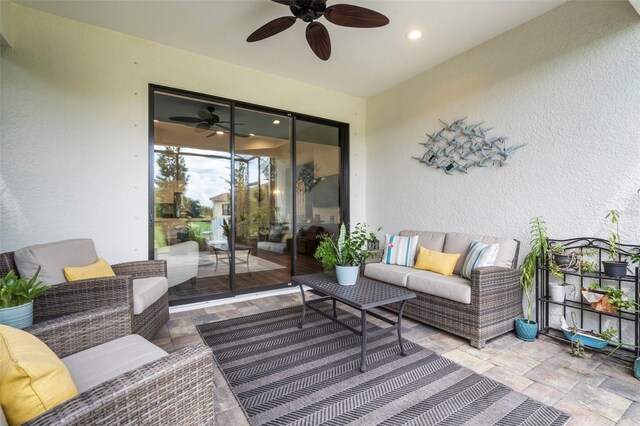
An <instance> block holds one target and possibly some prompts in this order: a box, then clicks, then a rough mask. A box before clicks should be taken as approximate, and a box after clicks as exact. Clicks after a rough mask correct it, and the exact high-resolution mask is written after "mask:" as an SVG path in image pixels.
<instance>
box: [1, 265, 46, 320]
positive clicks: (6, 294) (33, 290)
mask: <svg viewBox="0 0 640 426" xmlns="http://www.w3.org/2000/svg"><path fill="white" fill-rule="evenodd" d="M38 273H40V268H38V271H37V272H36V274H35V275H34V276H33V278H31V279H30V280H29V281H27V279H26V278H19V277H18V276H17V275H16V274H15V273H14V272H13V271H9V273H8V274H7V275H5V276H4V277H3V278H2V279H1V280H0V324H4V325H10V326H12V327H16V328H27V327H31V325H32V324H33V299H35V298H36V297H38V296H39V295H41V294H42V293H44V292H45V291H47V290H48V289H49V287H50V286H49V285H46V284H43V283H42V281H38Z"/></svg>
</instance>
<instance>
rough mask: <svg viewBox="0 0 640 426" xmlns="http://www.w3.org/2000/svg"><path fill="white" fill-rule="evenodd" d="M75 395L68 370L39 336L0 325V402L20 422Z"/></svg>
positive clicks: (11, 420)
mask: <svg viewBox="0 0 640 426" xmlns="http://www.w3.org/2000/svg"><path fill="white" fill-rule="evenodd" d="M76 395H78V390H77V389H76V385H75V384H74V383H73V380H72V379H71V375H70V374H69V370H68V369H67V367H66V366H65V365H64V363H63V362H62V361H60V358H58V357H57V356H56V354H54V353H53V351H52V350H51V349H49V348H48V347H47V345H45V344H44V343H42V341H40V339H38V338H37V337H35V336H33V335H31V334H29V333H27V332H26V331H22V330H18V329H17V328H13V327H9V326H7V325H0V404H1V405H2V411H4V415H5V416H6V418H7V422H9V425H11V426H13V425H21V424H22V423H24V422H27V421H29V420H31V419H33V418H34V417H37V416H39V415H40V414H42V413H44V412H45V411H48V410H50V409H52V408H53V407H55V406H56V405H58V404H61V403H63V402H64V401H66V400H68V399H71V398H73V397H74V396H76Z"/></svg>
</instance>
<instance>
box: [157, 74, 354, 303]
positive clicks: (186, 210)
mask: <svg viewBox="0 0 640 426" xmlns="http://www.w3.org/2000/svg"><path fill="white" fill-rule="evenodd" d="M150 108H151V113H152V114H151V118H152V120H153V121H152V122H150V140H151V145H150V146H151V157H150V162H151V164H150V166H151V176H150V192H151V194H152V197H153V199H152V201H153V202H152V204H151V206H150V217H151V221H150V228H149V234H150V257H151V258H154V259H164V260H166V262H167V274H168V279H169V300H170V303H171V304H172V305H176V304H182V303H191V302H197V301H204V300H209V299H212V298H218V297H228V296H231V295H235V294H239V293H244V292H252V291H256V290H260V289H265V288H274V287H281V286H286V285H287V284H288V283H290V281H291V275H292V274H294V273H295V274H306V273H312V272H317V271H320V270H321V267H320V264H319V262H317V261H316V260H315V259H314V257H313V254H314V252H315V249H316V248H317V246H318V237H319V236H320V235H321V234H323V233H337V231H338V226H339V223H340V222H341V220H342V219H343V216H344V215H345V200H346V196H345V191H344V189H343V185H344V183H343V173H342V170H343V169H342V166H343V164H342V161H343V160H342V158H343V156H346V154H345V151H344V145H343V143H344V142H343V141H342V140H341V137H343V136H344V135H345V134H346V133H348V132H346V131H345V130H346V125H344V124H341V123H334V122H329V121H325V120H321V119H317V120H315V119H314V118H312V117H305V119H304V120H303V119H300V118H297V115H296V114H293V113H283V112H280V111H274V110H272V109H269V108H263V107H257V106H253V105H247V104H242V103H238V102H235V101H227V100H221V99H218V98H214V97H211V96H206V95H199V94H194V93H185V92H182V91H178V90H174V89H169V88H161V87H158V86H153V85H152V86H151V87H150ZM294 129H295V131H292V130H294Z"/></svg>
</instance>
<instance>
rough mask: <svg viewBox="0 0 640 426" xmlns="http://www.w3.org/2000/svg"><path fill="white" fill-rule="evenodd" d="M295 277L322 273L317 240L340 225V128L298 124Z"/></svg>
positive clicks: (333, 231)
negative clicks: (317, 252)
mask: <svg viewBox="0 0 640 426" xmlns="http://www.w3.org/2000/svg"><path fill="white" fill-rule="evenodd" d="M296 169H297V175H296V178H295V197H296V223H297V229H296V234H295V235H296V245H297V251H298V256H297V261H296V274H298V275H300V274H309V273H313V272H318V271H321V270H322V267H321V265H320V263H319V262H318V261H317V260H316V259H315V258H314V257H313V254H314V253H315V250H316V248H317V247H318V236H319V235H321V234H323V233H331V234H337V233H338V227H339V224H340V217H341V214H340V213H341V212H340V170H341V169H340V131H339V128H337V127H334V126H328V125H324V124H317V123H312V122H308V121H303V120H296Z"/></svg>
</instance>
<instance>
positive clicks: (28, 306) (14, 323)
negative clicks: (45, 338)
mask: <svg viewBox="0 0 640 426" xmlns="http://www.w3.org/2000/svg"><path fill="white" fill-rule="evenodd" d="M0 324H4V325H10V326H11V327H15V328H27V327H31V325H32V324H33V302H29V303H25V304H24V305H20V306H14V307H13V308H4V309H0Z"/></svg>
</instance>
